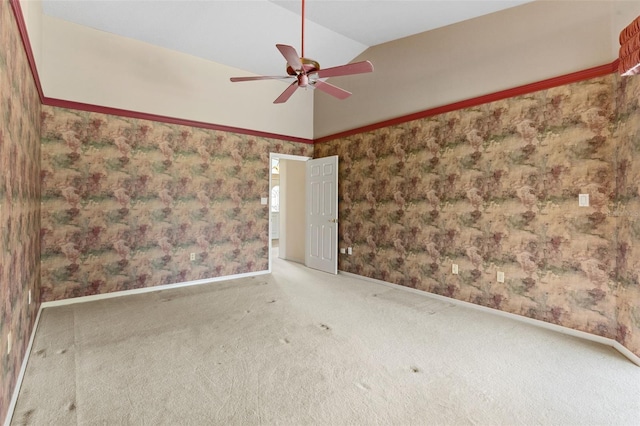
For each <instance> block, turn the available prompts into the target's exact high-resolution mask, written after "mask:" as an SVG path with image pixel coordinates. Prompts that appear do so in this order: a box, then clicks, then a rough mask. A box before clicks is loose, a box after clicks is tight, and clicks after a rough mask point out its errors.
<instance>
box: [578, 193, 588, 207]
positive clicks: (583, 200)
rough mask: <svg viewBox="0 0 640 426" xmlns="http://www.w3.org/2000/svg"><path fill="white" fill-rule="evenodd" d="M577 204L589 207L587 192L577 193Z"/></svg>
mask: <svg viewBox="0 0 640 426" xmlns="http://www.w3.org/2000/svg"><path fill="white" fill-rule="evenodd" d="M578 206H579V207H589V194H580V195H578Z"/></svg>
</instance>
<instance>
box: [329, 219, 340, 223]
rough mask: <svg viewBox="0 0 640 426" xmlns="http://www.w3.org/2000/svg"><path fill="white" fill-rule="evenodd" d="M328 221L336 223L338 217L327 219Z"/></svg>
mask: <svg viewBox="0 0 640 426" xmlns="http://www.w3.org/2000/svg"><path fill="white" fill-rule="evenodd" d="M329 222H333V223H338V219H329Z"/></svg>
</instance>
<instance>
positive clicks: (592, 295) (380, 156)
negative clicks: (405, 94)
mask: <svg viewBox="0 0 640 426" xmlns="http://www.w3.org/2000/svg"><path fill="white" fill-rule="evenodd" d="M639 95H640V80H639V79H638V78H635V79H631V78H629V79H621V78H620V77H618V76H616V75H609V76H606V77H602V78H595V79H591V80H587V81H583V82H579V83H575V84H571V85H566V86H561V87H557V88H553V89H549V90H544V91H539V92H536V93H531V94H528V95H524V96H519V97H515V98H510V99H505V100H502V101H497V102H492V103H488V104H484V105H480V106H477V107H473V108H468V109H464V110H458V111H454V112H449V113H445V114H442V115H437V116H433V117H429V118H424V119H420V120H416V121H412V122H408V123H404V124H399V125H396V126H391V127H387V128H383V129H380V130H376V131H372V132H369V133H363V134H358V135H355V136H350V137H347V138H344V139H338V140H333V141H329V142H325V143H321V144H317V145H316V146H315V157H324V156H329V155H339V157H340V170H339V174H340V176H339V181H340V189H339V194H340V204H339V211H340V213H339V214H340V228H339V233H340V239H341V241H340V242H341V245H343V246H352V247H353V248H354V251H353V255H352V256H341V262H340V269H341V270H344V271H347V272H352V273H355V274H359V275H363V276H367V277H371V278H376V279H380V280H384V281H389V282H393V283H396V284H400V285H404V286H408V287H412V288H417V289H421V290H424V291H428V292H431V293H436V294H440V295H444V296H448V297H452V298H456V299H460V300H464V301H468V302H472V303H476V304H479V305H484V306H489V307H492V308H495V309H500V310H503V311H507V312H511V313H515V314H519V315H524V316H527V317H531V318H535V319H539V320H543V321H547V322H551V323H555V324H560V325H563V326H566V327H570V328H573V329H577V330H582V331H586V332H589V333H593V334H597V335H601V336H604V337H607V338H611V339H617V340H618V341H620V342H621V343H623V344H624V345H626V346H627V347H628V348H629V349H631V350H632V351H633V352H635V353H636V354H638V355H640V287H639V281H640V280H639V278H640V277H639V274H640V249H639V248H637V247H634V246H638V243H640V198H639V196H640V186H638V185H639V184H638V182H640V155H639V154H640V151H639V150H640V110H639V108H638V99H639V97H640V96H639ZM618 105H620V106H621V107H620V109H618V107H617V106H618ZM583 193H587V194H589V196H590V207H578V195H579V194H583ZM453 263H455V264H458V265H459V271H460V273H459V275H453V274H452V273H451V267H452V264H453ZM498 271H501V272H504V273H505V282H504V283H498V282H497V279H496V277H497V272H498Z"/></svg>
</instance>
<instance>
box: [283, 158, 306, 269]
mask: <svg viewBox="0 0 640 426" xmlns="http://www.w3.org/2000/svg"><path fill="white" fill-rule="evenodd" d="M280 165H281V171H280V173H281V177H282V181H281V184H280V189H281V194H282V195H283V197H282V198H281V202H282V205H281V208H282V211H283V212H284V216H281V220H282V223H283V224H282V226H281V228H280V229H282V230H285V231H284V232H283V233H282V234H281V240H280V244H281V247H283V246H284V247H285V248H286V250H285V251H284V252H280V253H279V257H281V258H282V259H286V260H291V261H293V262H298V263H304V262H305V258H304V248H305V233H306V225H305V221H306V210H305V199H306V198H305V178H306V172H305V170H306V169H305V162H304V161H296V160H280Z"/></svg>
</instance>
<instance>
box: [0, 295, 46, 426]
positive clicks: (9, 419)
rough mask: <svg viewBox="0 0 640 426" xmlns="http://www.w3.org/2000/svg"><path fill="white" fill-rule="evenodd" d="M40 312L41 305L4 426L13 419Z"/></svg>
mask: <svg viewBox="0 0 640 426" xmlns="http://www.w3.org/2000/svg"><path fill="white" fill-rule="evenodd" d="M41 312H42V305H40V308H39V309H38V314H37V315H36V320H35V322H34V323H33V330H31V337H29V345H27V350H26V352H25V353H24V357H23V358H22V365H21V366H20V373H19V374H18V380H16V385H15V387H14V388H13V395H11V402H10V403H9V409H8V410H7V416H6V417H5V419H4V426H10V425H11V418H12V417H13V412H14V411H15V409H16V403H17V402H18V394H19V393H20V388H21V387H22V380H23V379H24V373H25V372H26V371H27V363H28V362H29V355H31V348H32V347H33V340H34V339H35V337H36V330H37V329H38V324H40V313H41Z"/></svg>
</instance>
